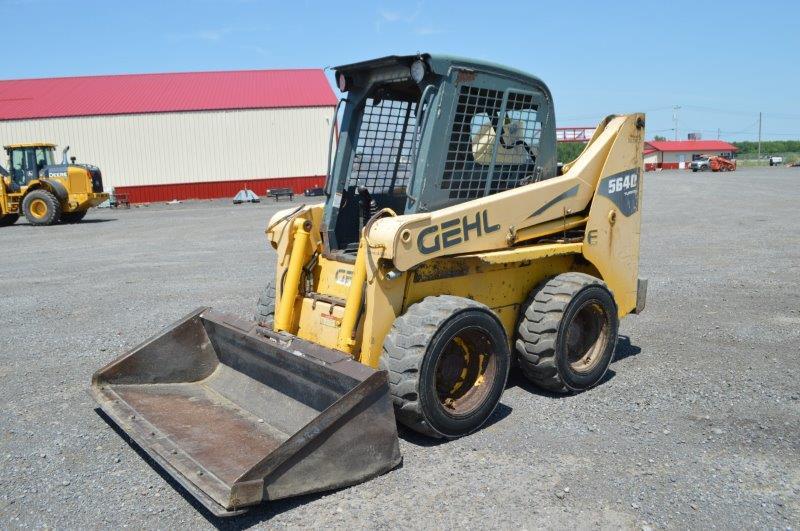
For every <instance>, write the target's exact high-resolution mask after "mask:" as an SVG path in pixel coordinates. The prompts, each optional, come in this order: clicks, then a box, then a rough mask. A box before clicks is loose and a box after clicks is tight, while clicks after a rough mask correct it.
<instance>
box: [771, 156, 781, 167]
mask: <svg viewBox="0 0 800 531" xmlns="http://www.w3.org/2000/svg"><path fill="white" fill-rule="evenodd" d="M781 164H783V157H770V158H769V165H770V166H780V165H781Z"/></svg>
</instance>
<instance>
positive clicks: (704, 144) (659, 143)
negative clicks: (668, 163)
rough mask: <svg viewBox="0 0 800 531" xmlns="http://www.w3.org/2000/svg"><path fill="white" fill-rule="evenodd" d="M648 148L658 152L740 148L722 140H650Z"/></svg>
mask: <svg viewBox="0 0 800 531" xmlns="http://www.w3.org/2000/svg"><path fill="white" fill-rule="evenodd" d="M647 146H650V147H652V148H653V149H655V150H656V151H719V152H723V151H738V148H737V147H736V146H734V145H733V144H729V143H728V142H723V141H722V140H648V141H647V142H645V150H646V149H647Z"/></svg>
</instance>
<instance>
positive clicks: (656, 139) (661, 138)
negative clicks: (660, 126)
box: [653, 135, 667, 142]
mask: <svg viewBox="0 0 800 531" xmlns="http://www.w3.org/2000/svg"><path fill="white" fill-rule="evenodd" d="M666 139H667V137H665V136H661V135H656V136H654V137H653V140H654V141H656V142H663V141H664V140H666Z"/></svg>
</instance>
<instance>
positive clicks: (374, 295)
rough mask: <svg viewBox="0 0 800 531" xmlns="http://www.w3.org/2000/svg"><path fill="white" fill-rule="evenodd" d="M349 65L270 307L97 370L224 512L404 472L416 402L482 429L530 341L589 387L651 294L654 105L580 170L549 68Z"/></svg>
mask: <svg viewBox="0 0 800 531" xmlns="http://www.w3.org/2000/svg"><path fill="white" fill-rule="evenodd" d="M336 76H337V81H338V85H339V88H340V90H341V91H342V92H344V93H347V97H346V99H344V100H342V101H343V103H344V104H345V108H344V112H343V119H342V127H341V135H340V138H339V142H338V145H337V146H336V151H335V157H334V158H333V162H332V164H330V165H329V166H330V175H329V178H328V181H327V184H326V189H325V192H326V195H327V200H326V202H325V203H324V204H322V205H312V206H299V207H297V208H293V209H288V210H284V211H282V212H279V213H278V214H276V215H275V216H274V217H273V219H272V220H271V221H270V223H269V225H268V227H267V230H266V234H267V238H268V240H269V242H270V243H271V245H272V246H273V247H274V248H275V249H276V250H277V252H278V262H277V268H276V275H275V279H274V282H272V283H270V284H269V285H267V287H266V289H265V290H264V293H263V295H262V296H261V298H260V299H259V301H258V306H257V308H258V309H257V314H256V319H255V320H254V321H243V320H241V319H238V318H234V317H230V316H226V315H223V314H220V313H218V312H215V311H214V310H211V309H207V308H201V309H199V310H197V311H195V312H194V313H192V314H190V315H189V316H187V317H186V318H184V319H183V320H181V321H179V322H177V323H176V324H174V325H172V326H170V327H169V328H168V329H167V330H165V331H163V332H162V333H160V334H158V335H156V336H154V337H153V338H151V339H150V340H148V341H146V342H145V343H143V344H142V345H140V346H138V347H136V348H135V349H133V350H132V351H131V352H129V353H126V354H125V355H123V356H122V357H120V358H119V359H117V360H115V361H114V362H112V363H111V364H109V365H108V366H106V367H104V368H102V369H100V370H99V371H98V372H97V373H95V375H94V378H93V381H92V393H93V395H94V397H95V398H96V399H97V401H98V402H99V404H100V407H101V408H102V409H103V411H105V413H106V414H107V415H108V417H110V418H111V420H112V421H113V422H115V423H116V424H117V425H119V426H120V427H121V428H122V429H123V430H124V431H125V432H126V433H127V434H128V435H130V436H131V437H132V438H133V440H134V441H136V442H137V444H139V445H140V446H141V447H142V448H143V449H144V450H145V451H146V452H147V453H148V454H149V455H150V456H152V457H153V459H154V460H155V461H156V462H158V463H159V464H160V465H161V466H163V467H164V469H165V470H166V471H167V472H168V473H169V474H171V475H172V476H173V477H175V478H176V479H177V480H178V481H179V482H180V483H181V484H182V485H183V486H184V487H185V488H186V490H187V491H188V492H189V493H191V494H192V495H194V496H195V497H197V499H198V500H200V501H201V502H202V503H203V504H204V505H205V506H206V507H207V508H208V509H210V510H211V511H212V512H214V513H215V514H218V515H229V514H236V513H237V512H238V511H240V510H242V509H243V508H246V507H248V506H251V505H254V504H257V503H259V502H261V501H264V500H275V499H278V498H283V497H287V496H292V495H297V494H301V493H308V492H315V491H320V490H325V489H332V488H336V487H341V486H345V485H351V484H354V483H357V482H360V481H363V480H366V479H368V478H371V477H374V476H376V475H378V474H381V473H383V472H385V471H387V470H390V469H391V468H393V467H394V466H396V465H397V464H398V463H399V462H400V460H401V456H400V452H399V447H398V439H397V427H396V421H397V422H399V423H401V424H403V425H404V426H406V427H408V428H410V429H412V430H416V431H418V432H420V433H423V434H426V435H429V436H433V437H445V438H454V437H460V436H463V435H467V434H469V433H471V432H472V431H474V430H476V429H478V428H480V427H481V426H482V425H483V424H484V423H485V422H486V420H487V419H488V418H489V416H490V415H491V414H492V412H493V411H494V409H495V407H496V406H497V404H498V402H499V400H500V397H501V395H502V392H503V390H504V388H505V385H506V380H507V377H508V373H509V369H510V367H511V365H512V361H513V360H515V359H516V361H517V362H518V364H519V367H520V369H521V371H522V372H523V373H524V374H525V375H526V376H527V377H528V378H530V379H531V380H532V381H533V382H534V383H535V384H537V385H539V386H541V387H543V388H546V389H549V390H552V391H557V392H577V391H582V390H585V389H588V388H590V387H592V386H594V385H596V384H597V383H599V382H600V381H601V380H602V378H603V376H604V374H605V372H606V369H607V368H608V365H609V363H610V362H611V360H612V357H613V353H614V348H615V344H616V340H617V329H618V323H619V319H620V318H622V317H624V316H625V315H627V314H629V313H637V312H640V311H641V310H642V309H643V308H644V302H645V294H646V281H644V280H641V279H639V278H638V257H639V226H640V216H641V214H640V207H641V191H642V141H643V136H644V116H643V115H641V114H632V115H626V116H610V117H608V118H606V119H605V120H604V121H603V122H601V123H600V124H599V126H598V127H597V130H596V132H595V134H594V136H593V138H592V140H591V142H590V143H589V144H588V145H587V147H586V148H585V150H584V151H583V153H582V154H581V155H580V157H579V158H578V159H576V160H575V161H572V162H571V163H568V164H566V165H565V166H564V168H563V169H564V171H563V175H559V174H558V173H559V172H558V170H557V165H556V141H555V117H554V112H553V101H552V97H551V94H550V92H549V90H548V89H547V87H546V85H545V84H544V83H543V82H542V81H541V80H539V79H538V78H536V77H533V76H531V75H528V74H526V73H524V72H520V71H517V70H513V69H509V68H505V67H502V66H499V65H495V64H491V63H486V62H479V61H474V60H467V59H461V58H454V57H446V56H437V55H428V54H420V55H416V56H392V57H385V58H382V59H376V60H372V61H366V62H362V63H357V64H351V65H346V66H341V67H338V68H337V69H336ZM337 110H338V109H337ZM331 145H333V142H331Z"/></svg>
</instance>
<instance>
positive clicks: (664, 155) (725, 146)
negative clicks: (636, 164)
mask: <svg viewBox="0 0 800 531" xmlns="http://www.w3.org/2000/svg"><path fill="white" fill-rule="evenodd" d="M736 151H737V148H736V146H734V145H733V144H730V143H728V142H723V141H722V140H677V141H673V140H649V141H646V142H645V143H644V169H645V171H653V170H656V169H662V170H677V169H684V168H688V167H689V163H690V162H692V160H694V159H695V158H698V157H700V156H702V155H719V156H722V157H725V158H728V159H729V158H733V156H734V153H736Z"/></svg>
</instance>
